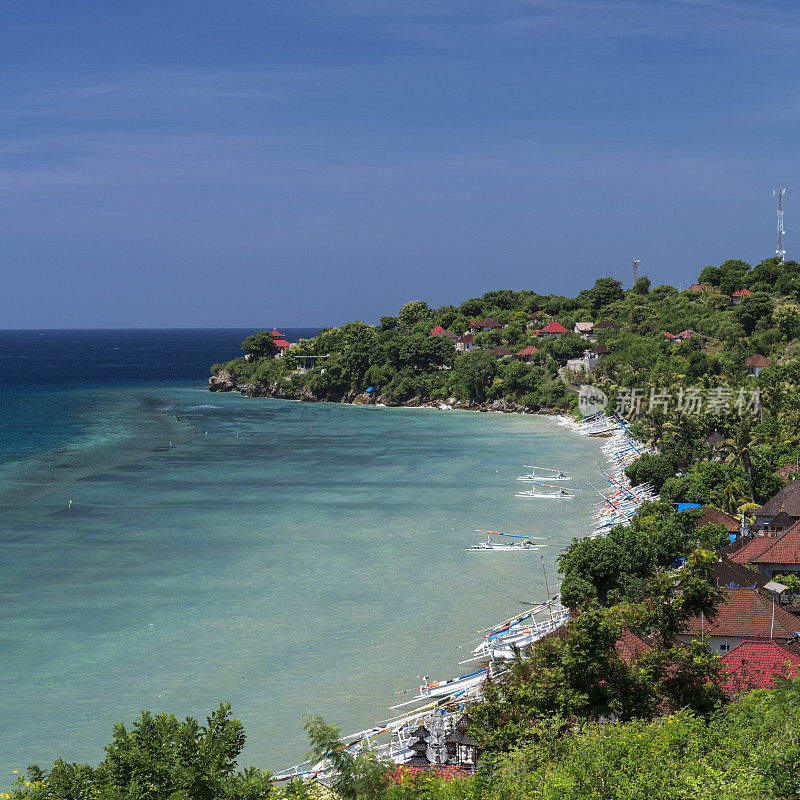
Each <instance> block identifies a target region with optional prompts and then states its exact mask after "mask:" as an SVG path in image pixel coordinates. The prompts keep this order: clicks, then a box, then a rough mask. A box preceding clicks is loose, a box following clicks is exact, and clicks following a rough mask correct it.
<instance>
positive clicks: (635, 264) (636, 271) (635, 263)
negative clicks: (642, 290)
mask: <svg viewBox="0 0 800 800" xmlns="http://www.w3.org/2000/svg"><path fill="white" fill-rule="evenodd" d="M641 263H642V259H641V258H634V259H633V282H634V283H636V279H637V278H638V277H639V264H641Z"/></svg>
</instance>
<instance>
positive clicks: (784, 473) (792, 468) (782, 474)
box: [775, 464, 800, 481]
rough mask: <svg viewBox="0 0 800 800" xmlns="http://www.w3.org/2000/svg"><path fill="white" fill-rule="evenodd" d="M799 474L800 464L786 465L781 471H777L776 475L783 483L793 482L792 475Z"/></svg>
mask: <svg viewBox="0 0 800 800" xmlns="http://www.w3.org/2000/svg"><path fill="white" fill-rule="evenodd" d="M798 472H800V464H784V466H782V467H781V468H780V469H776V470H775V474H776V475H777V476H778V477H779V478H780V479H781V480H782V481H789V480H793V478H792V475H796V474H797V473H798Z"/></svg>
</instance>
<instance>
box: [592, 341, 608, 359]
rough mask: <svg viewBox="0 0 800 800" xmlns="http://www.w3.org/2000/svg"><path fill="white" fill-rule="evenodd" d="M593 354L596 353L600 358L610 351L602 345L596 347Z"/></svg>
mask: <svg viewBox="0 0 800 800" xmlns="http://www.w3.org/2000/svg"><path fill="white" fill-rule="evenodd" d="M592 352H593V353H596V354H597V355H598V356H604V355H605V354H606V353H608V352H610V351H609V349H608V348H607V347H606V346H605V345H604V344H601V345H598V346H597V347H595V348H594V350H592Z"/></svg>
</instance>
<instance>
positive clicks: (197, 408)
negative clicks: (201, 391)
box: [178, 403, 222, 411]
mask: <svg viewBox="0 0 800 800" xmlns="http://www.w3.org/2000/svg"><path fill="white" fill-rule="evenodd" d="M207 408H222V406H212V405H211V404H210V403H203V404H202V405H199V406H187V407H186V408H181V409H178V410H179V411H205V410H206V409H207Z"/></svg>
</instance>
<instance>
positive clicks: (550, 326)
mask: <svg viewBox="0 0 800 800" xmlns="http://www.w3.org/2000/svg"><path fill="white" fill-rule="evenodd" d="M565 333H567V329H566V328H565V327H564V326H563V325H562V324H561V323H560V322H559V321H558V320H555V319H554V320H553V321H552V322H548V323H547V325H545V326H544V328H539V330H538V331H537V332H536V334H537V336H541V337H542V338H546V339H560V338H561V337H562V336H563V335H564V334H565Z"/></svg>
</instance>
